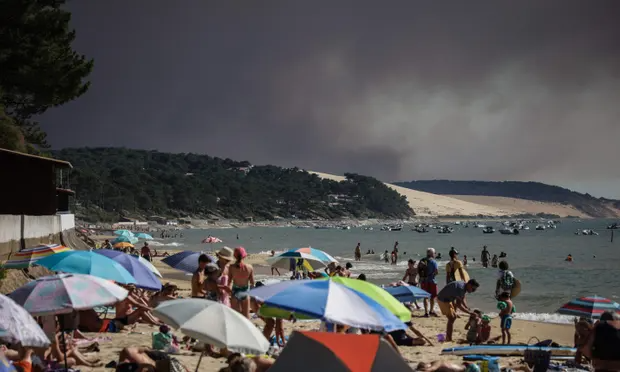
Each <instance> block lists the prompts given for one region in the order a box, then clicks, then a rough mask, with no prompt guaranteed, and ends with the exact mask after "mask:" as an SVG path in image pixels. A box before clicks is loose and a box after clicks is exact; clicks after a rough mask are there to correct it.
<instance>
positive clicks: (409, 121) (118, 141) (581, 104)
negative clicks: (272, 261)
mask: <svg viewBox="0 0 620 372" xmlns="http://www.w3.org/2000/svg"><path fill="white" fill-rule="evenodd" d="M67 7H68V9H69V10H71V11H72V12H73V18H72V27H74V28H75V30H76V32H77V39H76V41H75V43H74V46H75V49H76V50H77V51H78V52H80V53H83V54H85V55H87V56H88V57H91V58H94V60H95V68H94V71H93V73H92V75H91V76H90V81H91V82H92V86H91V88H90V90H89V91H88V92H87V93H86V94H85V95H84V96H82V97H80V98H79V99H77V100H75V101H74V102H71V103H69V104H66V105H64V106H62V107H58V108H54V109H51V110H49V111H48V112H47V113H46V114H45V115H44V116H43V117H42V118H41V122H42V126H43V128H44V129H45V130H46V131H47V132H48V135H49V140H50V143H51V145H52V146H53V148H62V147H81V146H125V147H130V148H141V149H156V150H160V151H167V152H194V153H203V154H208V155H212V156H219V157H229V158H232V159H236V160H249V161H250V162H252V163H253V164H275V165H281V166H287V167H289V166H298V167H300V168H303V169H311V170H316V171H322V172H328V173H336V174H343V173H345V172H356V173H361V174H365V175H370V176H375V177H377V178H379V179H381V180H383V181H395V180H412V179H458V180H533V181H541V182H547V183H552V184H559V185H562V186H565V187H569V188H571V189H575V190H579V191H583V192H589V193H591V194H593V195H595V196H606V197H615V198H620V187H619V186H620V21H618V19H620V1H616V0H598V1H586V0H579V1H573V0H545V1H540V0H520V1H512V0H494V1H482V0H479V1H478V0H470V1H458V0H453V1H447V0H446V1H418V0H387V1H378V0H373V1H370V0H330V1H302V0H282V1H279V0H262V1H250V0H247V1H235V0H228V1H224V0H220V1H211V0H185V1H181V2H171V1H163V0H133V1H120V0H106V1H76V0H73V1H70V2H69V4H68V6H67Z"/></svg>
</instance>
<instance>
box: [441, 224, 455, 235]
mask: <svg viewBox="0 0 620 372" xmlns="http://www.w3.org/2000/svg"><path fill="white" fill-rule="evenodd" d="M453 231H454V229H453V228H451V227H450V226H441V227H440V228H439V229H438V231H437V233H438V234H452V232H453Z"/></svg>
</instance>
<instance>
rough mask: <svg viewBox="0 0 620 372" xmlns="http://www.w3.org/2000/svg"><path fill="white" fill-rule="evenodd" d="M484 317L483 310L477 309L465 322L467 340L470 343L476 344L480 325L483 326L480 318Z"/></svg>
mask: <svg viewBox="0 0 620 372" xmlns="http://www.w3.org/2000/svg"><path fill="white" fill-rule="evenodd" d="M480 318H482V312H480V310H478V309H476V310H474V311H473V312H472V313H471V315H470V316H469V321H468V322H467V324H465V329H466V330H467V337H466V338H467V342H469V343H470V344H475V343H476V342H478V339H479V333H480V327H481V326H482V322H481V320H480Z"/></svg>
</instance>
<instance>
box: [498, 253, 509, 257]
mask: <svg viewBox="0 0 620 372" xmlns="http://www.w3.org/2000/svg"><path fill="white" fill-rule="evenodd" d="M506 256H508V255H507V254H506V252H501V253H500V254H499V258H504V257H506Z"/></svg>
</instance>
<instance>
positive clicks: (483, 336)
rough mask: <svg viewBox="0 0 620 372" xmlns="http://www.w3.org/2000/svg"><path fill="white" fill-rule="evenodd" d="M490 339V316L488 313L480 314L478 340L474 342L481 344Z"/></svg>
mask: <svg viewBox="0 0 620 372" xmlns="http://www.w3.org/2000/svg"><path fill="white" fill-rule="evenodd" d="M490 339H491V318H489V316H488V315H483V316H482V322H481V324H480V330H479V331H478V340H477V342H476V343H478V344H483V343H485V342H488V341H489V340H490Z"/></svg>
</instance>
